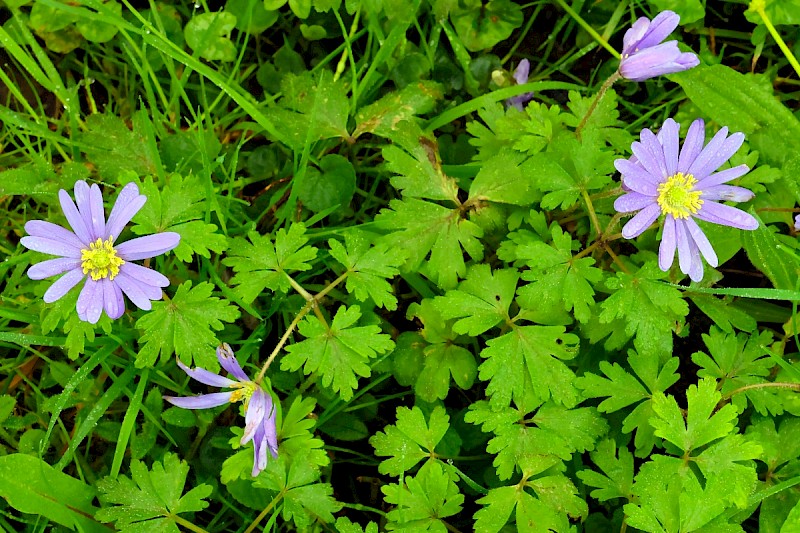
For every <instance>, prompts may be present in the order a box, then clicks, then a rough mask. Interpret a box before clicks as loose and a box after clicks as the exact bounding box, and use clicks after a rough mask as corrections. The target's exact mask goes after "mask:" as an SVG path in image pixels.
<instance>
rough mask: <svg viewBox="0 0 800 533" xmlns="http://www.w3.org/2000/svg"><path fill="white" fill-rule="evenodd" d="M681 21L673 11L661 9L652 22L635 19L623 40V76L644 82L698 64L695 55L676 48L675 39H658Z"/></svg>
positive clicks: (621, 63) (698, 61)
mask: <svg viewBox="0 0 800 533" xmlns="http://www.w3.org/2000/svg"><path fill="white" fill-rule="evenodd" d="M680 20H681V18H680V17H679V16H678V15H677V14H675V13H673V12H672V11H662V12H661V13H659V14H658V15H656V17H655V18H654V19H653V20H652V21H651V20H650V19H648V18H647V17H642V18H640V19H639V20H637V21H636V22H634V23H633V26H631V27H630V29H629V30H628V31H626V32H625V37H624V38H623V39H622V59H620V62H619V73H620V74H621V75H622V77H623V78H626V79H629V80H631V81H643V80H647V79H650V78H654V77H656V76H661V75H662V74H672V73H674V72H682V71H684V70H688V69H690V68H692V67H696V66H697V65H699V64H700V60H699V59H698V58H697V56H696V55H694V54H693V53H691V52H681V51H680V50H679V49H678V41H669V42H666V43H662V42H661V41H663V40H664V39H666V38H667V36H669V34H670V33H672V32H673V31H674V30H675V28H677V27H678V23H679V22H680Z"/></svg>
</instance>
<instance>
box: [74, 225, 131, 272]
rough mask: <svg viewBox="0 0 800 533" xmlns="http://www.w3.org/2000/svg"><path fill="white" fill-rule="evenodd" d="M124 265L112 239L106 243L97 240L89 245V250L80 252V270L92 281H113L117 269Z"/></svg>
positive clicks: (85, 249) (111, 237)
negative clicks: (106, 279)
mask: <svg viewBox="0 0 800 533" xmlns="http://www.w3.org/2000/svg"><path fill="white" fill-rule="evenodd" d="M124 264H125V261H123V260H122V259H121V258H120V257H119V256H118V255H117V251H116V250H115V249H114V237H113V236H110V237H109V238H108V240H107V241H104V240H103V239H100V238H98V239H97V240H96V241H94V242H93V243H91V244H89V248H84V249H83V250H81V268H82V269H83V273H84V274H88V275H90V276H91V277H92V279H93V280H94V281H97V280H99V279H105V278H108V279H109V280H113V279H114V278H115V277H117V274H119V267H121V266H122V265H124Z"/></svg>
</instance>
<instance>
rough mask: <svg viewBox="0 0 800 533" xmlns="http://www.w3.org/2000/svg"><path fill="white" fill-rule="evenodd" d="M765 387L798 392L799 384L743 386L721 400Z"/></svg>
mask: <svg viewBox="0 0 800 533" xmlns="http://www.w3.org/2000/svg"><path fill="white" fill-rule="evenodd" d="M765 387H780V388H783V389H793V390H795V391H800V383H776V382H769V383H752V384H750V385H745V386H744V387H739V388H738V389H736V390H732V391H731V392H729V393H727V394H725V395H724V396H723V397H722V399H723V400H728V399H730V398H732V397H733V396H735V395H737V394H739V393H740V392H745V391H748V390H752V389H762V388H765Z"/></svg>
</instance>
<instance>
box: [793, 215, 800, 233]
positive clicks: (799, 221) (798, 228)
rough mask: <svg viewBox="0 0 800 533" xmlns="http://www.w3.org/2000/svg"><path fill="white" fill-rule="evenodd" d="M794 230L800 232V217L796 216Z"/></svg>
mask: <svg viewBox="0 0 800 533" xmlns="http://www.w3.org/2000/svg"><path fill="white" fill-rule="evenodd" d="M794 229H795V230H796V231H800V215H795V216H794Z"/></svg>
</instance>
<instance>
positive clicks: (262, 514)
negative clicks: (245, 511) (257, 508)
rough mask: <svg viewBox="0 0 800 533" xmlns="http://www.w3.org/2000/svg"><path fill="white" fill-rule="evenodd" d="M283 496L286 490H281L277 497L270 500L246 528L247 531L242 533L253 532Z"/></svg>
mask: <svg viewBox="0 0 800 533" xmlns="http://www.w3.org/2000/svg"><path fill="white" fill-rule="evenodd" d="M284 494H286V489H285V488H284V489H283V490H281V491H280V492H279V493H278V495H277V496H275V497H274V498H272V501H271V502H269V505H267V506H266V507H264V510H263V511H261V512H260V513H258V516H257V517H256V519H255V520H253V522H252V523H251V524H250V525H249V526H247V529H245V530H244V533H252V531H253V530H255V528H257V527H258V524H259V522H261V521H262V520H263V519H264V517H265V516H267V514H268V513H269V512H270V511H271V510H272V508H273V507H275V505H277V504H278V502H280V501H281V500H282V499H283V495H284Z"/></svg>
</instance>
